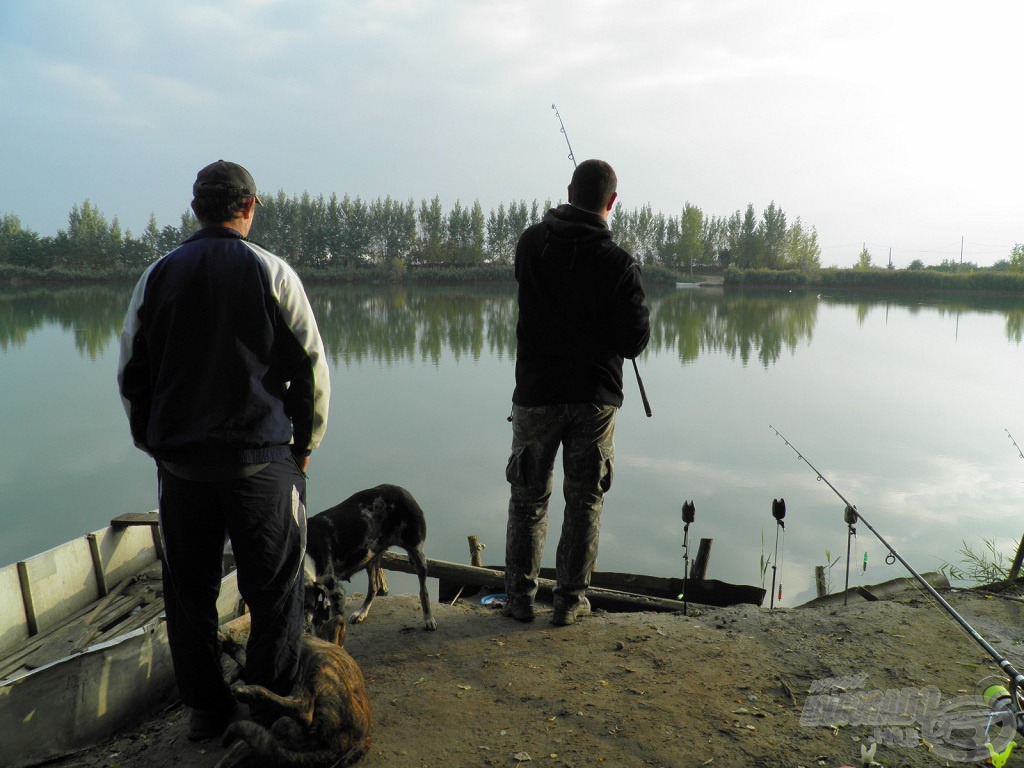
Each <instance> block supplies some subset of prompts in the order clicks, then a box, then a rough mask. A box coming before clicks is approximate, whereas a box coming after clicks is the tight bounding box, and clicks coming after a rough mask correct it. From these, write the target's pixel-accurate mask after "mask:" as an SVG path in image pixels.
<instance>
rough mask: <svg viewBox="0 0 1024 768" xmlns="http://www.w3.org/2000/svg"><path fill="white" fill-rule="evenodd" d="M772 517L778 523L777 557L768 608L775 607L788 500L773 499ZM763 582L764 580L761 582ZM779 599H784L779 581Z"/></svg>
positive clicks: (773, 567) (776, 537)
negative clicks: (776, 573) (781, 533)
mask: <svg viewBox="0 0 1024 768" xmlns="http://www.w3.org/2000/svg"><path fill="white" fill-rule="evenodd" d="M772 517H774V518H775V522H776V523H777V525H776V526H775V557H774V558H773V559H772V594H771V597H770V598H769V600H768V610H773V609H774V608H775V572H776V569H777V566H778V564H779V529H780V528H781V529H782V531H783V532H785V530H786V523H785V522H784V518H785V517H786V500H785V499H772ZM761 583H762V584H763V583H764V582H761ZM779 600H782V583H781V582H780V583H779Z"/></svg>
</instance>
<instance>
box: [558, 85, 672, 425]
mask: <svg viewBox="0 0 1024 768" xmlns="http://www.w3.org/2000/svg"><path fill="white" fill-rule="evenodd" d="M551 108H552V109H553V110H555V117H557V118H558V125H559V127H560V128H561V129H562V135H563V136H565V145H566V146H567V147H568V148H569V159H570V160H572V167H573V168H575V167H576V155H575V154H573V151H572V144H570V143H569V134H568V132H566V130H565V123H563V122H562V116H561V115H560V114H558V107H556V106H555V105H554V104H552V105H551ZM632 361H633V373H635V374H636V385H637V386H638V387H639V388H640V399H641V400H643V401H644V413H646V414H647V418H651V416H653V415H654V414H653V413H652V411H651V402H650V401H649V400H648V399H647V390H646V389H644V382H643V380H642V379H641V378H640V368H638V367H637V364H636V358H635V357H634V358H632Z"/></svg>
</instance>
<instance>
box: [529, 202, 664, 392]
mask: <svg viewBox="0 0 1024 768" xmlns="http://www.w3.org/2000/svg"><path fill="white" fill-rule="evenodd" d="M515 274H516V280H517V281H518V282H519V322H518V324H517V325H516V338H517V341H518V346H517V351H516V389H515V393H514V394H513V396H512V401H513V402H514V403H516V404H517V405H523V406H539V405H555V404H561V403H598V404H601V405H613V406H616V407H618V406H621V405H622V361H623V358H634V357H636V356H637V355H639V354H640V353H641V352H642V351H643V350H644V348H645V347H646V346H647V342H648V340H649V339H650V318H649V315H648V310H647V306H646V304H645V296H644V287H643V281H642V279H641V276H640V267H639V265H638V264H637V263H636V261H635V260H634V259H633V257H632V256H630V255H629V254H628V253H627V252H626V251H624V250H623V249H622V248H620V247H619V246H618V245H616V243H615V241H614V240H612V235H611V231H610V230H609V229H608V226H607V224H606V223H605V220H604V219H603V218H602V217H601V216H600V215H598V214H596V213H592V212H591V211H586V210H583V209H581V208H576V207H574V206H572V205H568V204H565V205H560V206H558V207H557V208H553V209H551V210H549V211H548V212H547V214H545V216H544V218H543V220H542V221H541V222H540V223H539V224H535V225H533V226H532V227H529V228H528V229H527V230H526V231H525V232H523V234H522V236H521V237H520V238H519V243H518V245H517V246H516V265H515Z"/></svg>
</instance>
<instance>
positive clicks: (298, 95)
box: [0, 0, 1024, 267]
mask: <svg viewBox="0 0 1024 768" xmlns="http://www.w3.org/2000/svg"><path fill="white" fill-rule="evenodd" d="M1022 22H1024V3H1019V2H1010V1H1009V0H1007V1H1005V2H972V3H964V2H955V3H954V2H935V1H934V0H932V1H931V2H894V0H885V1H884V2H874V1H868V2H865V1H864V0H858V2H844V3H838V2H823V1H822V0H809V1H807V2H796V1H793V2H767V1H766V0H707V1H706V2H685V1H684V0H644V2H625V1H622V2H612V1H611V0H588V1H587V2H576V3H568V2H555V1H554V0H543V1H538V0H515V1H514V2H487V1H486V0H444V2H439V1H436V0H435V2H420V1H418V0H408V1H405V2H401V1H397V0H396V1H393V2H386V1H384V0H381V1H380V2H357V1H353V0H348V1H346V2H334V1H332V2H326V1H325V2H312V1H311V2H285V0H262V1H259V0H244V1H242V0H238V1H236V0H219V1H218V2H212V1H211V2H199V1H196V2H191V1H182V0H175V1H174V2H163V3H149V2H139V1H138V0H130V1H129V2H106V1H104V0H94V1H93V2H76V1H74V0H64V1H57V0H52V1H51V0H32V1H31V2H20V1H19V0H0V136H2V138H3V144H2V146H3V151H2V153H0V213H13V214H15V215H17V216H18V217H19V218H20V219H21V222H22V225H23V226H25V227H27V228H29V229H32V230H35V231H36V232H38V233H40V234H41V235H54V234H56V232H57V231H58V230H59V229H62V228H65V227H66V225H67V216H68V213H69V211H70V210H71V208H72V206H73V205H76V204H81V203H82V202H83V201H84V200H86V199H89V200H90V201H91V202H92V203H94V204H95V205H96V206H97V207H98V208H99V209H100V211H101V212H103V213H104V214H105V215H106V216H107V218H108V219H112V218H113V217H115V216H116V217H117V218H118V219H119V221H120V223H121V225H122V227H124V228H128V229H131V230H132V231H134V232H136V233H139V232H141V230H142V229H143V228H144V227H145V225H146V223H147V221H148V219H149V215H150V213H155V214H156V217H157V221H158V223H159V224H160V225H161V226H163V225H165V224H175V225H176V224H177V223H178V219H179V216H180V214H181V213H182V212H183V211H184V210H186V208H187V205H188V201H189V199H190V197H191V184H192V181H193V179H194V177H195V172H196V171H197V170H198V169H199V168H200V167H202V166H203V165H205V164H207V163H208V162H212V161H213V160H216V159H218V158H225V159H228V160H234V161H236V162H239V163H241V164H243V165H245V166H246V167H247V168H248V169H249V170H250V171H251V172H252V174H253V176H254V177H255V179H256V183H257V185H258V186H259V187H260V189H261V190H263V191H269V192H276V191H277V190H284V191H285V192H286V193H288V194H289V195H291V194H301V193H302V192H303V191H309V192H310V193H311V194H313V195H318V194H323V195H325V196H329V195H330V194H331V193H332V192H336V193H337V194H338V195H339V197H340V196H342V195H344V194H346V193H347V194H350V195H351V196H353V197H355V196H360V197H362V198H363V199H373V198H376V197H378V196H380V197H383V196H385V195H391V196H392V197H395V198H399V199H402V200H405V199H408V198H412V199H413V200H415V201H416V202H417V203H418V202H419V201H420V200H422V199H429V198H432V197H433V196H434V195H439V196H440V198H441V202H442V204H443V205H444V207H445V208H446V209H448V208H450V207H451V206H452V205H453V204H454V203H455V201H456V200H458V201H461V202H462V203H463V204H467V203H472V201H474V200H479V201H480V203H481V205H483V207H484V210H485V211H489V210H491V209H492V208H496V207H497V205H498V204H499V203H501V202H509V201H512V200H520V199H523V200H526V201H528V202H529V201H532V200H535V199H536V200H539V201H541V202H543V201H544V200H545V199H552V200H558V199H560V198H563V197H564V193H565V187H566V185H567V183H568V179H569V176H570V174H571V172H572V163H571V162H570V161H569V159H568V157H567V154H568V150H567V148H566V146H565V141H564V139H563V137H562V135H561V134H560V132H559V127H558V120H557V119H556V117H555V113H554V112H553V111H552V109H551V105H552V104H553V103H554V104H557V106H558V111H559V113H560V114H561V116H562V119H563V120H564V122H565V126H566V129H567V131H568V135H569V138H570V140H571V142H572V148H573V150H574V152H575V155H576V159H577V160H583V159H585V158H588V157H600V158H602V159H605V160H608V161H609V162H611V163H612V165H613V166H615V168H616V170H617V172H618V175H619V195H620V201H621V203H620V204H622V205H625V206H626V207H627V208H632V207H638V206H641V205H643V204H645V203H650V204H651V206H652V207H653V208H654V209H655V210H658V211H661V212H663V213H665V214H666V215H669V214H671V215H678V213H679V212H680V210H681V209H682V207H683V205H684V204H685V203H687V202H690V203H692V204H694V205H696V206H698V207H699V208H701V209H702V210H703V211H704V213H705V214H706V215H721V216H728V215H729V214H731V213H732V212H733V211H735V210H737V209H743V208H746V206H747V204H748V203H752V204H753V205H754V208H755V210H756V211H757V212H758V214H760V213H761V211H763V210H764V208H765V207H766V206H767V205H768V203H769V202H771V201H773V200H774V201H775V203H776V204H777V205H778V206H780V207H781V208H782V209H783V210H784V211H785V213H786V214H787V217H788V220H789V221H790V223H791V222H792V221H793V220H794V219H796V217H800V219H801V220H802V222H803V223H804V224H805V225H807V226H814V227H815V228H816V229H817V231H818V235H819V240H820V243H821V247H822V258H821V260H822V264H823V265H825V266H829V265H832V264H836V265H839V266H850V265H852V264H853V263H854V262H855V261H856V259H857V255H858V254H859V252H860V250H861V247H862V246H863V245H864V244H865V243H866V244H867V247H868V250H869V251H870V252H871V254H872V257H873V261H874V263H875V264H885V263H886V262H887V261H888V259H889V249H890V248H891V249H892V260H893V262H894V264H895V265H896V266H898V267H904V266H906V265H907V264H909V263H910V262H911V261H912V260H914V259H918V258H919V259H921V260H922V261H924V262H925V263H927V264H931V263H938V262H940V261H941V260H942V259H944V258H949V259H956V260H959V259H960V247H961V238H963V241H964V259H965V260H967V261H974V262H976V263H978V264H981V265H987V264H991V263H993V262H994V261H996V260H999V259H1003V258H1006V257H1007V256H1008V253H1009V251H1010V248H1011V247H1012V246H1013V244H1014V243H1015V242H1018V241H1020V242H1024V217H1022V214H1024V183H1022V182H1024V160H1022V141H1024V138H1022V131H1024V120H1022V119H1021V116H1022V112H1024V110H1022V107H1021V101H1022V82H1024V78H1022V69H1024V67H1022V64H1021V61H1022V58H1021V42H1020V33H1021V30H1022V29H1024V24H1022Z"/></svg>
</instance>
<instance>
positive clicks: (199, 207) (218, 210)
mask: <svg viewBox="0 0 1024 768" xmlns="http://www.w3.org/2000/svg"><path fill="white" fill-rule="evenodd" d="M251 197H252V195H237V194H227V195H198V196H197V197H193V198H192V212H193V213H195V215H196V218H197V219H199V223H200V224H202V225H203V226H204V227H209V226H212V225H214V224H223V223H224V222H226V221H234V220H235V219H236V218H238V215H239V214H240V213H241V212H242V211H243V210H244V209H245V201H246V200H248V199H249V198H251Z"/></svg>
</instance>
